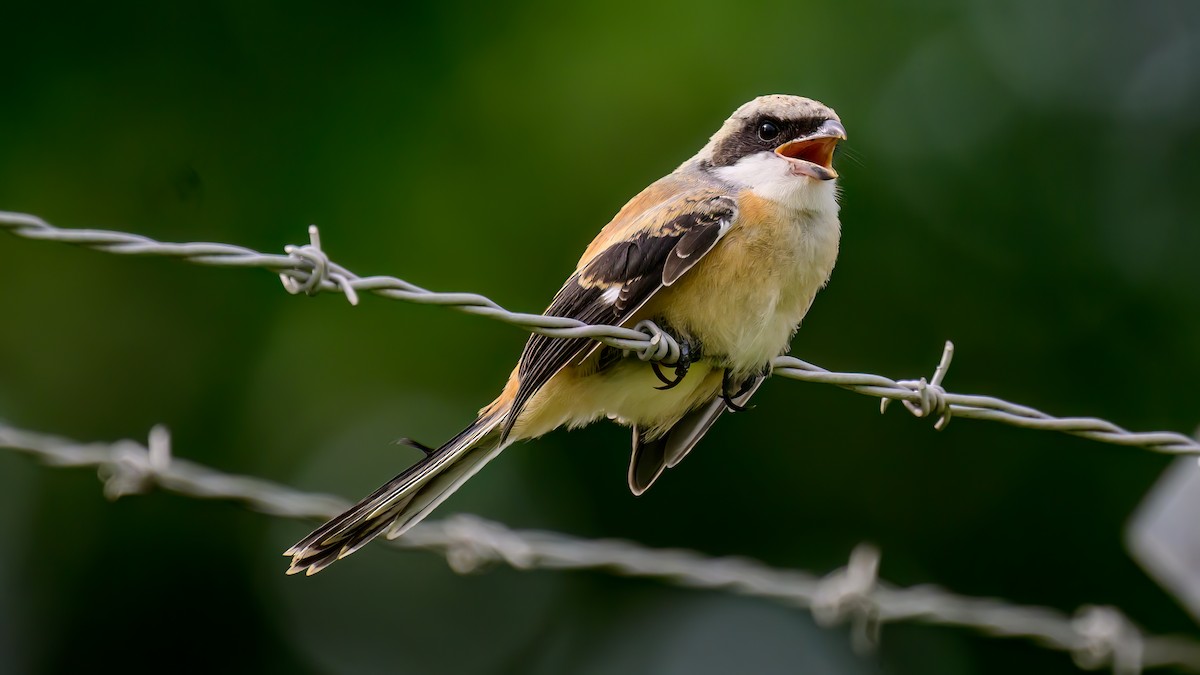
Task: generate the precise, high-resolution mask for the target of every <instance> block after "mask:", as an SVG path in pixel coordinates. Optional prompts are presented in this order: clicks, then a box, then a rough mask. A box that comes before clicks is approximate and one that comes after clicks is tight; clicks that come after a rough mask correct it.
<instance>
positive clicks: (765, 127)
mask: <svg viewBox="0 0 1200 675" xmlns="http://www.w3.org/2000/svg"><path fill="white" fill-rule="evenodd" d="M778 135H779V125H778V124H775V123H774V122H771V121H766V122H760V123H759V125H758V137H759V138H760V139H762V140H764V141H773V140H775V137H776V136H778Z"/></svg>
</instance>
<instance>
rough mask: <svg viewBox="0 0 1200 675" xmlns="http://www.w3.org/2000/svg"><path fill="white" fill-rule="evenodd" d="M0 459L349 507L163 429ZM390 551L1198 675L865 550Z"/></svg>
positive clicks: (470, 530)
mask: <svg viewBox="0 0 1200 675" xmlns="http://www.w3.org/2000/svg"><path fill="white" fill-rule="evenodd" d="M0 448H6V449H9V450H14V451H16V452H19V453H23V454H27V455H30V456H32V457H34V458H36V459H38V460H40V461H42V462H44V463H46V464H49V465H51V466H63V467H67V466H72V467H97V468H98V470H99V474H100V476H101V478H102V479H103V480H104V481H105V493H106V494H107V495H108V496H109V497H110V498H117V497H120V496H122V495H127V494H132V493H135V492H142V491H145V490H147V489H150V488H151V487H158V488H159V489H163V490H167V491H170V492H174V493H177V494H180V495H184V496H189V497H198V498H203V499H224V500H231V501H235V502H240V503H242V504H244V505H245V506H247V507H249V508H252V509H254V510H257V511H260V512H263V513H267V514H270V515H275V516H282V517H285V518H305V519H324V518H329V517H332V516H334V515H336V514H338V513H340V512H341V511H342V510H343V509H344V508H345V507H346V506H347V503H346V502H345V501H343V500H341V499H338V498H336V497H331V496H328V495H319V494H308V493H304V492H300V491H298V490H295V489H293V488H290V487H288V486H285V485H281V484H279V483H273V482H270V481H266V480H261V479H257V478H250V477H246V476H237V475H227V474H223V473H221V472H219V471H216V470H214V469H210V468H208V467H205V466H202V465H200V464H196V463H193V462H189V461H186V460H182V459H178V458H174V457H172V456H171V452H170V440H169V436H168V434H167V432H166V430H165V429H164V428H162V427H155V428H154V429H153V430H152V431H151V432H150V441H149V442H148V443H147V444H145V445H143V444H141V443H138V442H136V441H130V440H125V441H118V442H116V443H113V444H111V445H105V444H101V443H90V444H81V443H77V442H75V441H71V440H67V439H63V438H58V437H55V436H49V435H45V434H39V433H34V432H30V431H25V430H21V429H16V428H13V427H9V426H4V425H3V424H0ZM386 543H387V544H389V545H391V546H394V547H398V548H402V549H417V550H424V551H430V552H433V553H436V554H439V555H441V556H443V557H444V558H445V559H446V561H447V563H448V564H449V565H450V567H451V568H452V569H453V570H454V571H456V572H458V573H460V574H466V573H469V572H474V571H476V570H479V569H481V568H483V567H484V566H486V565H488V564H492V563H500V564H504V565H508V566H510V567H512V568H514V569H518V570H531V569H545V570H584V569H587V570H598V571H603V572H608V573H610V574H616V575H621V576H630V577H645V578H654V579H659V580H662V581H664V582H666V583H671V584H675V585H679V586H686V587H690V588H703V589H713V590H722V591H725V592H729V593H735V594H739V595H746V596H752V597H758V598H764V599H767V600H772V601H775V602H779V603H782V604H786V605H791V606H797V607H801V608H806V609H808V610H810V611H811V612H812V613H813V616H814V618H815V619H816V620H817V621H818V623H820V624H821V625H823V626H833V625H837V624H840V623H843V622H845V621H847V620H848V621H850V622H851V624H852V626H853V636H854V644H855V645H856V646H857V647H858V648H860V649H867V648H870V647H871V646H873V645H874V644H876V643H877V642H878V639H879V631H880V628H881V627H882V625H883V624H885V623H893V622H902V621H907V622H916V623H925V624H932V625H942V626H958V627H962V628H968V629H973V630H976V631H979V632H981V633H983V634H985V635H990V636H996V637H1020V638H1026V639H1029V640H1032V641H1034V642H1035V643H1037V644H1040V645H1042V646H1044V647H1048V648H1051V649H1056V650H1060V651H1064V652H1067V653H1069V654H1071V655H1072V657H1073V658H1074V659H1075V661H1076V662H1077V663H1078V664H1079V665H1080V666H1081V667H1084V668H1089V669H1094V668H1102V667H1111V668H1112V670H1113V672H1114V673H1115V674H1116V675H1137V673H1140V672H1141V670H1142V669H1145V668H1158V667H1177V668H1181V669H1184V670H1187V671H1189V672H1195V673H1200V643H1198V642H1196V641H1194V640H1190V639H1187V638H1183V637H1177V636H1155V635H1147V634H1143V633H1142V632H1141V631H1140V630H1139V629H1138V628H1137V626H1135V625H1134V624H1133V623H1132V622H1131V621H1130V620H1129V619H1128V618H1126V617H1125V615H1124V614H1122V613H1121V612H1120V611H1119V610H1117V609H1116V608H1113V607H1084V608H1083V609H1081V610H1080V612H1079V613H1078V614H1077V615H1076V616H1075V617H1070V616H1067V615H1065V614H1063V613H1061V612H1059V611H1057V610H1054V609H1050V608H1046V607H1035V606H1021V605H1013V604H1009V603H1006V602H1003V601H1001V600H995V599H989V598H973V597H967V596H962V595H957V594H954V593H951V592H949V591H946V590H944V589H941V588H938V587H936V586H928V585H924V586H911V587H901V586H895V585H893V584H890V583H888V582H886V581H882V580H880V579H879V577H878V572H879V560H880V557H879V551H878V550H877V549H875V548H874V547H871V546H865V545H863V546H859V547H858V548H856V549H855V550H854V552H853V553H852V554H851V556H850V562H849V564H848V565H847V566H846V567H845V568H843V569H840V570H836V571H834V572H833V573H831V574H829V575H827V576H825V577H820V576H817V575H813V574H810V573H808V572H803V571H799V570H785V569H778V568H774V567H769V566H767V565H765V564H763V563H761V562H758V561H756V560H751V559H748V558H740V557H724V558H712V557H708V556H705V555H703V554H700V553H697V552H694V551H687V550H679V549H653V548H647V547H645V546H641V545H638V544H635V543H632V542H627V541H619V540H588V539H580V538H577V537H572V536H569V535H564V534H558V533H554V532H546V531H539V530H513V529H511V528H508V527H506V526H504V525H501V524H499V523H495V522H491V521H488V520H484V519H482V518H479V517H477V516H470V515H457V516H452V517H450V518H446V519H444V520H440V521H436V522H430V521H425V522H423V523H420V524H418V525H417V526H415V527H414V528H413V529H411V530H409V531H408V532H407V533H405V535H404V536H403V537H400V538H399V539H395V540H391V541H387V542H386Z"/></svg>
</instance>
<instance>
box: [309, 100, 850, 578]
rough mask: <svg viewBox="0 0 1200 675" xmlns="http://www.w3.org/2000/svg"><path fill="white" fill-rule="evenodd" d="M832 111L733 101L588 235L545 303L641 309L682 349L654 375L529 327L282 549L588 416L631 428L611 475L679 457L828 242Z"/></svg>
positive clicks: (362, 524) (392, 511)
mask: <svg viewBox="0 0 1200 675" xmlns="http://www.w3.org/2000/svg"><path fill="white" fill-rule="evenodd" d="M845 137H846V130H845V128H844V127H843V126H842V124H841V121H840V120H839V119H838V116H837V114H836V113H834V112H833V110H831V109H830V108H828V107H827V106H825V105H823V104H821V103H818V102H817V101H813V100H811V99H807V98H801V97H798V96H780V95H776V96H763V97H760V98H756V99H754V100H753V101H750V102H749V103H747V104H745V105H743V106H742V107H740V108H738V109H737V111H735V112H734V113H733V116H732V117H730V118H729V119H728V120H726V121H725V124H723V125H722V126H721V128H720V129H719V130H718V131H717V133H716V134H714V135H713V137H712V139H711V140H709V142H708V144H707V145H705V146H704V147H703V148H702V149H701V150H700V152H699V153H697V154H696V156H695V157H692V158H691V159H689V160H688V161H686V162H684V163H683V164H682V165H681V166H680V167H679V168H678V169H676V170H675V171H674V172H672V173H671V174H670V175H668V176H666V177H664V178H662V179H660V180H658V181H656V182H654V183H653V184H651V185H650V187H648V188H646V189H645V190H643V191H642V192H641V194H639V195H637V196H636V197H634V198H633V199H632V200H631V201H630V202H629V203H628V204H626V205H625V206H624V208H622V209H621V210H620V212H619V213H617V215H616V217H615V218H613V220H612V222H610V223H609V224H608V225H607V226H605V228H604V229H603V230H601V231H600V234H599V235H598V236H597V237H596V239H595V240H594V241H592V243H591V245H590V246H588V248H587V250H586V251H584V253H583V257H582V258H580V260H579V264H578V266H577V267H576V271H575V273H574V274H572V275H571V277H570V278H569V279H567V281H566V283H565V284H563V287H562V289H561V290H559V292H558V295H556V296H555V297H554V301H553V302H551V303H550V307H549V308H548V309H547V310H546V314H548V315H553V316H566V317H571V318H575V319H579V320H580V321H584V322H586V323H590V324H611V325H620V326H632V325H634V324H636V323H638V322H639V321H641V320H643V319H651V320H653V321H654V322H655V323H657V324H658V325H659V326H661V327H662V328H663V329H664V330H666V331H668V332H670V333H671V334H672V335H673V336H675V337H677V338H678V340H679V342H680V345H681V351H682V352H683V355H682V357H681V358H680V360H679V362H678V363H677V364H676V365H675V366H674V369H673V370H674V372H673V373H672V377H668V376H667V375H664V374H663V372H662V369H661V368H659V367H658V365H657V364H654V365H648V364H647V363H645V362H643V361H641V360H639V359H637V358H636V357H630V356H629V355H626V354H623V353H622V352H621V351H619V350H616V349H614V348H611V347H605V346H601V345H598V344H597V343H595V342H593V341H591V340H587V339H559V338H550V337H544V336H540V335H534V336H532V337H530V338H529V341H528V342H527V343H526V344H525V350H524V351H523V352H522V353H521V360H520V362H519V363H518V364H517V367H516V369H514V370H513V372H512V375H511V376H510V377H509V378H508V384H507V385H505V387H504V391H503V392H502V393H501V394H500V396H499V397H498V398H497V399H496V400H495V401H492V403H491V404H489V405H488V406H486V407H485V408H483V410H481V411H480V413H479V417H478V419H476V420H475V421H474V422H472V423H471V424H470V426H468V427H467V428H466V429H464V430H463V431H462V432H461V433H460V434H458V435H457V436H455V437H454V438H452V439H450V440H449V441H447V442H446V443H445V444H444V445H442V446H441V447H439V448H436V449H433V448H425V447H423V446H419V447H422V449H423V450H425V451H426V457H425V458H424V459H422V460H421V461H419V462H417V463H416V464H415V465H413V466H411V467H409V468H408V469H406V470H405V471H404V472H403V473H401V474H400V475H399V476H396V477H395V478H393V479H392V480H390V481H388V483H387V484H386V485H384V486H383V487H381V488H379V489H378V490H376V491H375V492H373V493H371V494H370V495H368V496H367V497H366V498H365V499H363V500H362V501H360V502H359V503H358V504H356V505H354V506H353V507H351V508H350V509H349V510H347V511H346V512H345V513H343V514H342V515H340V516H338V517H336V518H334V519H333V520H330V521H329V522H327V523H325V524H324V525H322V526H321V527H319V528H317V529H316V530H315V531H314V532H312V533H311V534H309V535H308V536H307V537H305V538H304V539H302V540H300V542H299V543H297V544H296V545H295V546H293V547H292V548H290V549H288V551H287V553H286V555H290V556H292V564H291V568H290V569H289V570H288V573H289V574H292V573H296V572H301V571H303V572H306V573H308V574H315V573H316V572H319V571H320V570H322V569H323V568H325V567H326V566H328V565H330V564H331V563H333V562H334V561H336V560H338V559H340V558H343V557H345V556H347V555H349V554H351V553H353V552H355V551H357V550H358V549H359V548H361V547H362V546H363V545H365V544H366V543H367V542H369V541H371V539H373V538H375V537H376V536H378V535H380V534H385V533H386V535H387V536H388V537H389V538H391V537H397V536H399V535H401V534H403V533H404V531H405V530H407V529H408V528H410V527H412V526H413V525H415V524H416V523H417V522H419V521H420V520H421V519H422V518H424V517H425V516H426V515H428V514H429V512H430V511H432V510H433V509H434V508H435V507H437V505H438V504H441V503H442V501H444V500H445V499H446V498H447V497H449V496H450V495H451V494H452V493H453V492H454V491H455V490H457V489H458V488H459V486H461V485H462V484H463V483H464V482H466V480H467V479H468V478H470V477H471V476H473V475H474V474H475V472H477V471H479V470H480V469H481V468H483V466H484V465H485V464H487V463H488V462H489V461H491V460H492V459H493V458H495V457H496V455H498V454H500V451H501V450H503V449H504V448H506V447H508V446H509V445H511V444H512V443H513V442H515V441H519V440H525V439H530V438H536V437H538V436H541V435H542V434H545V433H546V432H548V431H550V430H552V429H556V428H558V427H561V426H567V427H578V426H582V425H584V424H588V423H590V422H592V421H595V420H597V419H600V418H602V417H608V418H611V419H614V420H616V421H617V422H619V423H621V424H625V425H628V426H631V427H633V456H632V458H631V460H630V462H629V488H630V489H631V490H632V491H633V493H634V494H641V493H642V492H644V491H645V490H646V489H647V488H649V487H650V485H651V484H653V483H654V481H655V479H657V478H658V476H659V475H660V474H661V473H662V472H663V470H664V469H666V468H668V467H673V466H675V465H676V464H678V463H679V461H680V460H682V459H683V458H684V457H685V456H686V455H687V454H688V452H689V451H691V449H692V447H693V446H694V445H695V444H696V442H697V441H699V440H700V437H701V436H703V435H704V432H705V431H707V430H708V428H709V427H710V426H712V424H713V422H715V421H716V419H717V418H718V417H720V415H721V413H722V412H723V411H724V410H725V409H726V408H729V409H731V410H738V409H740V408H741V407H742V406H744V405H745V403H746V401H747V400H748V399H749V397H750V396H751V395H752V394H753V393H754V391H755V390H756V389H757V388H758V385H759V384H760V383H761V382H762V379H763V377H764V376H765V375H766V374H767V372H768V368H769V364H770V362H771V359H773V358H774V357H776V356H779V355H780V354H782V353H785V352H786V351H787V350H788V347H789V342H790V341H791V338H792V335H793V334H794V333H795V332H796V329H797V327H798V326H799V324H800V320H801V319H803V318H804V315H805V313H806V312H808V308H809V306H810V305H811V304H812V301H813V297H814V296H815V295H816V293H817V291H818V290H820V289H821V288H822V287H823V286H824V285H825V283H826V281H828V279H829V275H830V273H831V272H832V271H833V265H834V261H835V260H836V258H837V253H838V239H839V237H840V235H841V226H840V224H839V222H838V203H837V187H836V180H835V179H836V178H837V172H836V171H834V169H833V151H834V147H835V146H836V145H837V143H838V141H839V140H842V139H844V138H845Z"/></svg>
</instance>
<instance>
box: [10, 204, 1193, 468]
mask: <svg viewBox="0 0 1200 675" xmlns="http://www.w3.org/2000/svg"><path fill="white" fill-rule="evenodd" d="M0 228H3V229H6V230H8V231H9V232H10V233H12V234H14V235H16V236H18V237H24V238H26V239H37V240H41V241H56V242H64V243H70V244H77V245H80V246H86V247H89V248H93V249H97V250H100V251H105V252H108V253H116V254H121V255H146V256H166V257H173V258H180V259H183V260H187V261H189V262H193V263H198V264H202V265H216V266H225V267H256V268H262V269H267V270H271V271H273V272H275V273H277V274H279V278H280V279H281V280H282V281H283V285H284V288H286V289H287V290H288V292H290V293H293V294H298V293H305V294H308V295H315V294H317V293H319V292H322V291H327V292H338V293H342V294H344V295H345V296H346V298H347V299H348V300H349V301H350V303H351V304H357V303H358V300H359V294H360V293H361V292H368V293H374V294H375V295H381V296H383V297H385V298H392V299H394V300H404V301H406V302H416V303H421V304H428V305H443V306H447V307H453V308H455V309H458V310H459V311H462V312H466V313H468V314H478V315H481V316H486V317H488V318H490V319H495V320H497V321H502V322H504V323H508V324H512V325H515V326H519V327H521V328H523V329H525V330H528V331H531V332H534V333H539V334H541V335H548V336H551V337H559V338H579V337H586V338H592V339H594V340H598V341H600V342H603V343H604V344H607V345H610V346H613V347H616V348H618V349H623V350H627V351H630V352H633V353H635V354H637V355H638V356H639V358H641V359H643V360H655V361H662V362H663V363H666V364H671V363H673V362H674V361H675V360H676V359H677V358H678V357H679V345H678V344H677V343H676V342H675V340H674V339H672V338H671V336H670V335H669V334H667V333H666V332H664V331H662V330H660V329H659V328H658V326H655V325H654V324H653V323H652V322H649V321H643V322H641V323H639V324H638V325H637V326H635V327H634V328H632V329H631V328H623V327H620V326H606V325H588V324H585V323H583V322H580V321H576V320H574V319H567V318H563V317H554V316H543V315H541V314H525V313H519V312H510V311H508V310H506V309H504V308H503V307H501V306H500V305H498V304H497V303H495V302H494V301H492V300H491V299H489V298H486V297H484V296H482V295H478V294H475V293H437V292H434V291H429V290H426V289H424V288H421V287H420V286H416V285H413V284H410V283H409V282H407V281H404V280H403V279H397V278H396V277H388V276H372V277H360V276H358V275H356V274H354V273H353V272H350V271H349V270H347V269H346V268H344V267H342V266H341V265H338V264H336V263H334V262H332V261H331V260H330V259H329V257H328V256H327V255H326V254H325V252H324V251H323V250H322V249H321V240H320V236H319V235H318V232H317V228H316V226H310V227H309V228H308V232H309V243H308V244H306V245H303V246H287V247H285V248H284V254H283V255H280V254H268V253H260V252H258V251H254V250H251V249H248V248H244V247H242V246H234V245H231V244H214V243H183V244H171V243H163V242H159V241H155V240H153V239H150V238H148V237H143V236H140V235H136V234H128V233H125V232H113V231H108V230H80V229H63V228H58V227H54V226H53V225H50V224H49V223H47V222H46V221H44V220H42V219H41V218H38V217H37V216H34V215H30V214H26V213H13V212H8V211H0ZM953 351H954V348H953V345H952V344H951V343H950V342H947V343H946V345H945V349H944V351H943V353H942V360H941V363H940V364H939V365H938V367H937V370H936V371H935V373H934V375H933V377H932V378H931V379H930V380H929V381H926V380H925V378H921V379H919V380H900V381H896V380H892V379H889V378H886V377H883V376H880V375H870V374H865V373H837V372H831V371H828V370H825V369H824V368H821V367H819V366H816V365H813V364H811V363H808V362H806V361H802V360H800V359H797V358H794V357H790V356H781V357H778V358H776V359H775V360H774V362H773V363H772V374H773V375H778V376H781V377H786V378H791V379H794V380H802V381H805V382H820V383H824V384H832V385H836V386H839V387H842V388H844V389H849V390H850V391H854V392H857V393H860V394H865V395H868V396H874V397H878V398H880V399H882V400H881V401H880V410H881V412H882V411H883V410H886V409H887V404H888V403H889V402H890V401H893V400H895V401H900V402H902V403H903V404H904V406H905V408H906V409H907V410H908V411H909V412H911V413H912V414H914V415H916V416H917V417H930V416H936V417H937V423H936V425H935V427H936V428H938V429H942V428H944V427H945V426H946V424H947V423H949V421H950V419H951V417H962V418H966V419H980V420H991V421H994V422H1003V423H1005V424H1010V425H1013V426H1018V427H1025V428H1027V429H1042V430H1052V431H1061V432H1064V433H1069V434H1074V435H1076V436H1082V437H1084V438H1090V439H1092V440H1097V441H1103V442H1105V443H1113V444H1116V445H1127V446H1134V447H1140V448H1144V449H1146V450H1150V451H1153V452H1160V453H1165V454H1176V455H1179V454H1186V455H1200V443H1197V442H1196V440H1194V439H1192V438H1189V437H1188V436H1185V435H1183V434H1180V433H1175V432H1169V431H1162V432H1148V433H1142V432H1131V431H1127V430H1125V429H1122V428H1121V427H1119V426H1117V425H1115V424H1113V423H1112V422H1108V421H1105V420H1102V419H1097V418H1094V417H1054V416H1053V415H1049V414H1046V413H1044V412H1041V411H1039V410H1036V409H1034V408H1030V407H1028V406H1023V405H1019V404H1016V403H1010V402H1008V401H1005V400H1002V399H999V398H995V397H992V396H976V395H968V394H953V393H950V392H947V391H946V390H945V388H943V387H942V384H941V383H942V380H943V378H944V377H945V376H946V371H947V369H948V368H949V367H950V360H951V357H952V356H953Z"/></svg>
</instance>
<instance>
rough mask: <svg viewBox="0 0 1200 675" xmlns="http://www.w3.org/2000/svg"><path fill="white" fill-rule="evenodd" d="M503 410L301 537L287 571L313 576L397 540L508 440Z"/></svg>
mask: <svg viewBox="0 0 1200 675" xmlns="http://www.w3.org/2000/svg"><path fill="white" fill-rule="evenodd" d="M503 421H504V415H503V414H502V412H501V411H495V410H493V411H489V412H488V413H487V414H484V415H483V416H481V417H480V418H479V419H477V420H475V422H473V423H472V424H471V426H469V427H467V428H466V429H464V430H463V431H462V433H460V434H458V435H457V436H455V437H454V438H452V439H450V440H449V441H448V442H447V443H446V444H445V445H443V446H442V447H440V448H438V449H437V450H435V451H433V452H432V453H430V454H429V455H427V456H426V457H425V458H424V459H422V460H421V461H420V462H417V463H416V464H414V465H413V466H411V467H409V468H408V469H406V470H405V471H404V473H401V474H400V475H399V476H396V477H395V478H393V479H391V480H390V481H388V482H387V484H385V485H383V486H382V487H380V488H379V489H378V490H376V491H375V492H372V493H371V494H370V495H368V496H367V497H366V498H365V499H363V500H362V501H360V502H359V503H357V504H355V505H354V506H352V507H350V508H349V509H347V510H346V512H345V513H342V514H341V515H340V516H337V517H336V518H334V519H332V520H330V521H329V522H327V523H325V524H324V525H322V526H321V527H319V528H317V529H316V530H314V531H313V532H312V533H311V534H309V535H308V536H307V537H305V538H303V539H301V540H300V541H299V542H297V543H296V545H295V546H292V547H291V548H289V549H288V550H287V552H286V553H284V555H289V556H292V565H291V567H289V568H288V572H287V573H288V574H296V573H297V572H304V573H305V574H308V575H312V574H316V573H317V572H320V571H321V570H323V569H325V568H326V567H328V566H329V565H332V564H333V563H334V562H337V561H338V560H340V559H342V558H344V557H346V556H348V555H350V554H351V553H354V552H355V551H357V550H358V549H360V548H362V547H363V546H365V545H366V544H367V542H369V541H371V540H372V539H374V538H375V537H377V536H379V535H380V534H386V536H387V538H388V539H394V538H396V537H398V536H400V535H401V534H403V533H404V532H405V531H406V530H408V528H410V527H412V526H413V525H416V524H417V523H418V522H420V521H421V519H423V518H424V517H425V516H427V515H429V512H430V511H433V509H435V508H437V506H438V505H439V504H441V503H442V502H443V501H445V500H446V498H447V497H449V496H450V495H451V494H453V493H454V491H455V490H457V489H458V488H459V487H460V486H461V485H462V484H463V483H465V482H466V481H467V479H468V478H470V477H471V476H474V475H475V473H476V472H477V471H479V470H480V469H481V468H483V465H485V464H487V463H488V462H489V461H491V460H492V459H493V458H494V457H495V456H496V455H498V454H500V451H501V450H503V449H504V447H505V446H506V445H508V442H503V443H502V442H501V439H500V436H501V434H500V426H501V423H502V422H503Z"/></svg>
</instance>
